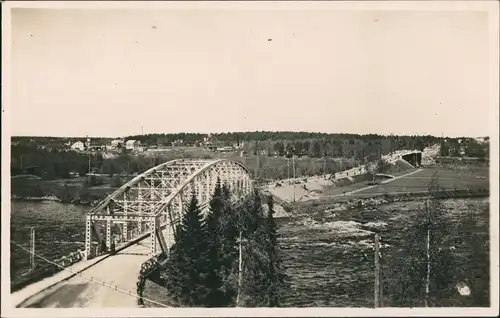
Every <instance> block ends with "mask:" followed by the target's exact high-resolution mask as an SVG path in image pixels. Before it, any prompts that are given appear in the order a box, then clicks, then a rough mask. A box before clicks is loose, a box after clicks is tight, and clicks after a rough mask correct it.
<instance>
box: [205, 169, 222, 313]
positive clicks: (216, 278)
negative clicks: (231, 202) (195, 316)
mask: <svg viewBox="0 0 500 318" xmlns="http://www.w3.org/2000/svg"><path fill="white" fill-rule="evenodd" d="M224 203H225V202H224V198H223V193H222V187H221V184H220V179H217V184H216V186H215V191H214V193H213V196H212V199H211V200H210V212H209V214H208V215H207V218H206V220H207V231H208V244H209V248H208V251H209V252H208V261H209V264H210V266H209V274H208V277H207V281H206V283H207V285H206V287H207V289H208V295H207V302H206V306H208V307H224V306H226V305H227V300H226V297H225V295H224V291H223V285H224V277H223V272H222V271H223V269H222V267H223V261H224V255H223V253H224V251H223V246H224V240H225V235H224V234H225V233H224V223H223V222H224Z"/></svg>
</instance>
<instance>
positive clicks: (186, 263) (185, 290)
mask: <svg viewBox="0 0 500 318" xmlns="http://www.w3.org/2000/svg"><path fill="white" fill-rule="evenodd" d="M177 233H178V234H177V237H176V242H175V244H174V247H173V248H172V250H171V255H170V258H169V261H168V262H167V266H166V273H165V274H166V275H165V276H166V280H167V282H166V285H167V288H168V290H169V293H170V294H171V296H172V297H173V298H174V299H175V300H176V301H177V302H178V304H180V305H183V306H193V307H197V306H204V304H205V302H206V298H207V288H206V280H207V275H208V272H209V262H208V233H207V226H206V224H205V222H204V220H203V216H202V213H201V210H200V207H199V204H198V199H197V198H196V195H195V194H194V193H193V195H192V197H191V201H190V203H189V204H188V206H187V208H186V211H185V213H184V216H183V219H182V222H181V225H180V226H179V227H178V231H177Z"/></svg>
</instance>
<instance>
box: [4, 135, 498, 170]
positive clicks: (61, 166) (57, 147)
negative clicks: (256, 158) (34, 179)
mask: <svg viewBox="0 0 500 318" xmlns="http://www.w3.org/2000/svg"><path fill="white" fill-rule="evenodd" d="M206 136H207V135H204V134H195V133H180V134H147V135H138V136H129V137H126V138H125V140H128V139H135V140H139V141H140V142H141V144H143V145H146V146H148V145H149V146H151V145H168V144H169V142H173V141H175V140H179V139H181V140H183V141H184V143H185V144H193V145H194V144H195V143H196V142H200V141H203V138H204V137H206ZM74 140H78V138H57V137H12V146H11V173H12V175H19V174H33V175H38V176H41V177H43V178H46V179H57V178H69V177H70V174H71V173H77V174H78V175H80V176H83V175H85V174H86V173H88V172H89V171H90V172H96V173H105V174H111V175H113V174H131V173H140V172H142V171H145V170H146V169H148V168H150V167H153V166H155V165H157V164H160V163H162V162H165V161H168V160H172V159H175V158H173V157H171V156H170V157H169V156H168V155H164V156H155V157H151V158H148V157H143V156H134V155H131V154H127V153H121V154H120V155H119V156H117V157H115V158H108V159H106V158H105V157H104V156H103V154H102V153H99V152H97V153H93V154H90V155H88V154H83V153H78V152H73V151H63V150H64V149H67V145H65V144H67V143H68V142H70V141H74ZM92 140H94V141H95V142H102V143H107V142H109V141H110V140H111V138H102V139H97V138H93V139H92ZM211 140H212V141H213V142H215V143H226V144H231V143H240V144H241V143H243V144H244V146H243V147H244V149H246V150H247V151H248V153H249V154H250V155H251V154H253V155H256V154H257V153H259V154H262V155H267V156H275V155H279V156H288V157H290V156H291V155H292V154H296V155H298V156H309V157H313V158H322V157H337V158H338V157H343V158H347V159H353V160H355V161H356V162H359V163H363V162H366V161H369V162H371V161H375V160H377V159H378V158H380V156H381V155H382V154H387V153H390V152H391V151H395V150H400V149H419V150H423V149H424V148H425V147H427V146H431V145H434V144H440V145H441V151H440V155H441V156H469V157H480V158H484V157H487V156H488V152H489V144H488V143H479V142H477V141H476V140H475V139H473V138H439V137H434V136H394V135H390V136H382V135H373V134H372V135H354V134H324V133H307V132H241V133H221V134H214V135H212V138H211ZM459 141H460V142H459ZM89 163H90V169H89Z"/></svg>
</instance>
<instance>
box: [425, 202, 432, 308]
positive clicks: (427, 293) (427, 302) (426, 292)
mask: <svg viewBox="0 0 500 318" xmlns="http://www.w3.org/2000/svg"><path fill="white" fill-rule="evenodd" d="M428 202H429V201H428V199H426V200H425V210H426V212H427V240H426V241H427V242H426V243H427V244H426V245H427V246H426V250H427V277H426V279H425V307H429V285H430V280H431V279H430V278H431V255H430V239H431V238H430V215H429V204H428Z"/></svg>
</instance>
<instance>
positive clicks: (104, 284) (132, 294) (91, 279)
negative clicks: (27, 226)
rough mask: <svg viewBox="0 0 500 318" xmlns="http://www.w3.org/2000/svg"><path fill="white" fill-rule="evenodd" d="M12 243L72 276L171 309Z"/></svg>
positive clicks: (12, 242)
mask: <svg viewBox="0 0 500 318" xmlns="http://www.w3.org/2000/svg"><path fill="white" fill-rule="evenodd" d="M10 243H11V244H14V245H16V246H17V247H19V248H21V249H23V250H24V251H26V252H28V253H30V254H34V255H35V256H37V257H38V258H40V259H42V260H44V261H46V262H47V263H49V264H52V265H56V266H57V267H60V268H61V269H62V270H64V271H67V272H70V273H72V274H76V275H78V276H80V277H82V278H84V279H87V280H88V281H91V282H94V283H97V284H101V285H102V286H105V287H108V288H111V289H113V290H115V291H117V292H119V293H122V294H126V295H129V296H132V297H135V298H142V299H143V300H145V301H148V302H150V303H152V304H156V305H160V306H162V307H169V306H167V305H165V304H162V303H160V302H157V301H154V300H151V299H148V298H145V297H140V296H139V295H137V293H135V292H130V291H127V290H123V289H120V288H118V287H117V286H113V285H110V284H108V283H106V282H103V281H101V280H98V279H95V278H93V277H90V276H89V277H87V276H84V275H82V274H81V273H78V272H74V271H72V270H69V269H67V268H65V267H63V266H61V265H59V264H57V263H55V262H53V261H50V260H48V259H46V258H45V257H43V256H41V255H38V254H37V253H31V251H29V250H28V249H26V248H25V247H23V246H21V245H20V244H18V243H16V242H14V241H10Z"/></svg>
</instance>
